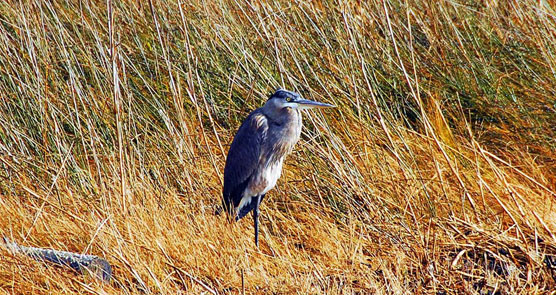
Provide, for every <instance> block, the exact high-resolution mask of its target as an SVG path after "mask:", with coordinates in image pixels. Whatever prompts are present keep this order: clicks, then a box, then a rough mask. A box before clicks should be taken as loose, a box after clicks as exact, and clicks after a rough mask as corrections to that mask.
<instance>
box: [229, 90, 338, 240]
mask: <svg viewBox="0 0 556 295" xmlns="http://www.w3.org/2000/svg"><path fill="white" fill-rule="evenodd" d="M332 107H335V106H334V105H331V104H327V103H322V102H318V101H312V100H307V99H304V98H302V97H301V95H300V94H299V93H296V92H293V91H288V90H284V89H280V88H278V89H277V90H276V92H275V93H274V94H272V95H271V96H270V97H269V98H268V100H267V101H266V103H265V104H264V105H263V106H262V107H260V108H258V109H256V110H254V111H252V112H251V113H250V114H249V115H248V116H247V118H246V119H245V120H244V121H243V123H242V124H241V126H240V127H239V129H238V131H237V133H236V135H235V136H234V139H233V141H232V144H231V145H230V149H229V150H228V156H227V157H226V166H225V168H224V187H223V192H222V195H223V206H224V209H225V210H226V211H227V212H228V213H229V214H230V216H231V217H232V218H233V219H235V221H238V220H240V219H241V218H243V217H245V216H246V215H247V214H248V213H249V212H251V211H253V222H254V227H255V245H256V246H257V247H259V206H260V204H261V202H262V200H263V199H264V196H265V195H266V193H267V192H268V191H269V190H271V189H272V188H274V186H275V185H276V181H277V180H278V178H280V175H281V174H282V164H283V162H284V159H285V157H286V156H287V155H288V154H289V153H291V151H292V150H293V147H294V146H295V144H296V143H297V141H298V140H299V137H300V135H301V128H302V126H303V123H302V116H301V110H304V109H312V108H332Z"/></svg>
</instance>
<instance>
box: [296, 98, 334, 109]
mask: <svg viewBox="0 0 556 295" xmlns="http://www.w3.org/2000/svg"><path fill="white" fill-rule="evenodd" d="M295 102H296V103H297V104H298V105H299V108H303V109H312V108H335V107H336V106H335V105H331V104H327V103H324V102H318V101H312V100H308V99H299V100H296V101H295Z"/></svg>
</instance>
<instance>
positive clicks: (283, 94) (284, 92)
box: [268, 88, 301, 100]
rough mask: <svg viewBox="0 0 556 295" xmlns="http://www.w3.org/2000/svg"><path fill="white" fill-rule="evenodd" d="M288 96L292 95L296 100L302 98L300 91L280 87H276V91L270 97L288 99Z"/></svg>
mask: <svg viewBox="0 0 556 295" xmlns="http://www.w3.org/2000/svg"><path fill="white" fill-rule="evenodd" d="M288 97H291V98H293V99H294V100H296V99H300V98H301V95H299V93H296V92H293V91H289V90H285V89H282V88H278V89H276V92H274V94H272V95H271V96H270V97H269V98H268V99H272V98H281V99H286V98H288Z"/></svg>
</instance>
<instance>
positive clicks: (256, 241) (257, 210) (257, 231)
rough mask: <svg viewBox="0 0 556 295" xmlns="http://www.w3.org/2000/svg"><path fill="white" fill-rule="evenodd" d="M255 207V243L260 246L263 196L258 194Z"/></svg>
mask: <svg viewBox="0 0 556 295" xmlns="http://www.w3.org/2000/svg"><path fill="white" fill-rule="evenodd" d="M255 198H257V199H256V200H254V201H255V202H256V203H255V209H254V210H253V221H254V222H255V245H257V248H258V247H259V205H260V204H261V196H256V197H255Z"/></svg>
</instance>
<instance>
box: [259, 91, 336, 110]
mask: <svg viewBox="0 0 556 295" xmlns="http://www.w3.org/2000/svg"><path fill="white" fill-rule="evenodd" d="M266 106H268V107H272V108H277V109H283V108H291V109H297V110H303V109H312V108H333V107H336V106H334V105H331V104H327V103H323V102H318V101H313V100H308V99H303V98H302V97H301V95H299V93H295V92H293V91H288V90H284V89H280V88H278V90H276V92H274V94H273V95H272V96H270V98H269V99H268V101H267V103H266Z"/></svg>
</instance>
